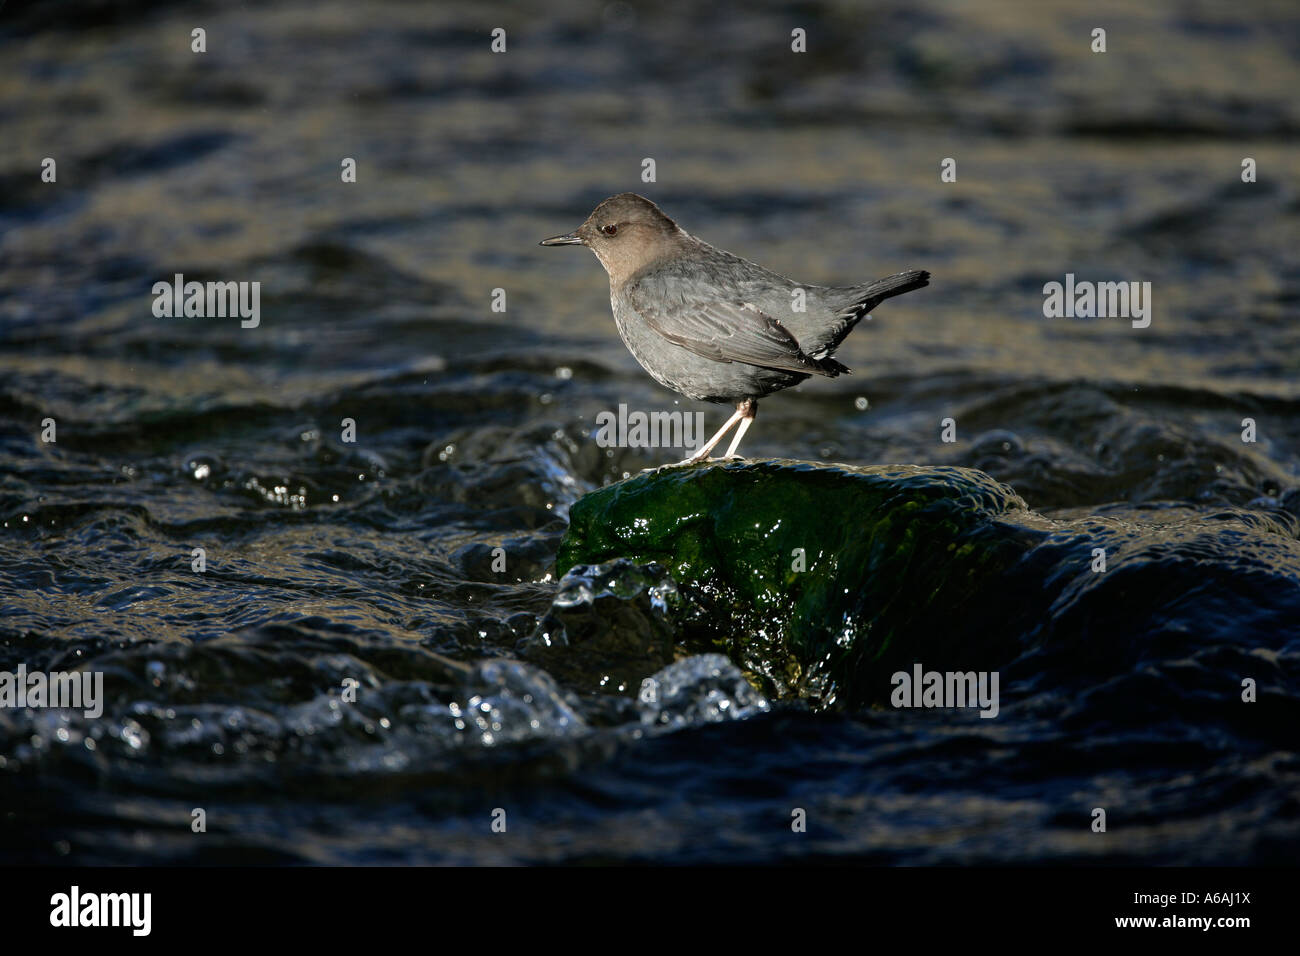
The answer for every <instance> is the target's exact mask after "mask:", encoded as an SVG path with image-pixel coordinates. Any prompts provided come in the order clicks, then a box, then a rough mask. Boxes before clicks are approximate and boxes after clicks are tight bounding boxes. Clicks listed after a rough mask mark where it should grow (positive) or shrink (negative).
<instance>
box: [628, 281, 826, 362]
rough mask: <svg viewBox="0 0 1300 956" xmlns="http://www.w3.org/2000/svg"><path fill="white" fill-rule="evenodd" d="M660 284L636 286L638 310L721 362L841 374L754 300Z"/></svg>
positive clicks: (668, 334)
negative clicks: (676, 292)
mask: <svg viewBox="0 0 1300 956" xmlns="http://www.w3.org/2000/svg"><path fill="white" fill-rule="evenodd" d="M663 292H664V290H663V289H662V288H661V287H660V288H656V285H654V284H642V285H638V286H637V287H635V288H633V289H631V290H630V294H629V296H628V299H629V301H630V303H631V305H632V308H634V309H636V311H637V314H638V315H640V316H641V318H642V319H644V320H645V322H646V324H647V325H649V326H650V328H652V329H653V330H654V331H655V332H657V333H658V334H659V335H661V336H662V337H663V338H665V339H667V340H668V341H669V342H672V343H673V344H674V345H680V346H681V347H682V348H684V349H689V350H690V351H692V352H694V353H695V354H696V355H702V356H704V357H705V358H707V359H712V360H713V361H715V362H743V363H745V364H747V365H761V366H763V367H765V368H775V369H780V370H782V371H788V372H802V373H804V374H805V375H825V376H828V377H833V376H834V375H836V374H838V373H839V370H838V369H832V368H831V367H829V366H828V365H824V364H823V363H822V362H819V361H818V360H816V359H812V358H809V357H808V356H807V355H805V354H804V352H803V350H802V349H801V348H799V343H798V342H797V341H795V338H794V336H793V335H791V334H790V333H789V331H788V330H787V329H786V328H785V326H783V325H782V324H781V323H780V322H778V321H777V320H776V319H774V318H772V317H771V316H770V315H768V314H767V313H766V312H764V311H762V310H761V309H759V308H758V307H757V306H755V305H753V304H752V303H749V302H739V301H726V300H713V299H708V300H706V299H703V298H697V299H689V298H685V297H673V296H671V295H668V296H665V295H664V294H663Z"/></svg>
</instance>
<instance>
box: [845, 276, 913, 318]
mask: <svg viewBox="0 0 1300 956" xmlns="http://www.w3.org/2000/svg"><path fill="white" fill-rule="evenodd" d="M929 284H930V273H928V272H926V271H925V270H923V269H913V270H912V271H911V272H900V273H898V274H897V275H892V276H886V277H885V278H883V279H877V280H876V281H875V282H868V283H867V284H866V285H860V286H856V287H854V288H853V289H851V290H845V291H847V292H849V294H850V296H851V298H849V299H848V301H847V302H845V304H844V306H843V308H842V310H841V312H840V315H841V316H842V317H843V318H845V319H848V320H849V321H850V322H852V323H856V322H857V321H858V319H860V318H862V317H863V316H864V315H866V314H867V313H868V312H870V311H871V310H872V309H874V308H875V307H876V306H878V305H879V304H880V303H882V302H884V301H885V300H886V299H891V298H893V297H894V296H896V295H902V294H903V293H904V292H911V291H912V290H913V289H920V288H923V287H924V286H927V285H929Z"/></svg>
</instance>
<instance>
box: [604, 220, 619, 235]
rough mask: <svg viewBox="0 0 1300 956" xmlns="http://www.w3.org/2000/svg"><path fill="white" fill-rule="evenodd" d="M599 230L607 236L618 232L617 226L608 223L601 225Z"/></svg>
mask: <svg viewBox="0 0 1300 956" xmlns="http://www.w3.org/2000/svg"><path fill="white" fill-rule="evenodd" d="M600 231H601V232H603V233H604V234H605V235H607V236H612V235H615V234H616V233H617V232H618V226H616V225H614V224H613V223H610V224H609V225H608V226H601V227H600Z"/></svg>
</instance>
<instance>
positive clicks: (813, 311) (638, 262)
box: [539, 193, 930, 464]
mask: <svg viewBox="0 0 1300 956" xmlns="http://www.w3.org/2000/svg"><path fill="white" fill-rule="evenodd" d="M539 244H540V245H543V246H576V245H582V246H586V247H587V248H588V249H590V250H591V251H592V252H593V253H595V255H596V258H597V259H598V260H600V264H601V265H602V266H604V267H605V271H606V272H607V273H608V274H609V300H610V307H611V309H612V310H613V313H614V324H615V326H616V327H617V328H618V333H619V336H620V337H621V338H622V340H623V344H624V345H626V346H627V349H628V351H629V352H631V353H632V356H633V357H634V358H635V359H636V360H637V362H638V363H640V365H641V367H642V368H644V369H645V370H646V371H647V372H649V373H650V376H651V377H652V378H653V379H654V380H655V381H657V382H658V383H659V384H660V385H663V386H664V387H665V388H669V389H671V390H672V391H674V392H677V393H678V394H681V395H685V396H686V397H687V398H691V399H694V400H696V401H703V402H714V403H717V404H730V405H732V406H733V407H734V408H735V413H734V414H733V415H732V416H731V417H730V418H729V419H728V420H727V422H726V424H724V425H723V426H722V428H720V429H719V430H718V431H717V433H716V434H714V436H713V437H712V438H710V439H709V440H708V441H707V442H705V443H704V445H703V446H701V447H700V448H699V449H697V450H696V451H695V453H694V454H693V455H691V456H690V457H689V458H687V459H685V461H683V462H679V464H693V463H695V462H698V461H701V460H705V459H707V458H708V456H709V454H710V453H711V452H712V451H713V449H714V448H715V447H716V446H717V445H718V444H719V443H720V442H721V441H722V439H723V437H724V436H725V435H726V434H727V432H729V431H730V430H731V429H732V428H736V434H735V435H734V436H733V438H732V440H731V444H730V446H729V447H728V449H727V453H726V455H725V457H726V458H734V457H737V454H736V450H737V448H739V447H740V440H741V439H742V438H743V437H744V435H745V432H746V431H747V430H748V428H749V426H750V425H751V424H752V423H753V421H754V418H755V416H756V414H757V411H758V400H759V399H761V398H763V397H765V396H767V395H770V394H772V393H773V392H777V391H780V390H781V389H783V388H789V387H790V386H791V385H797V384H799V383H800V382H803V381H805V380H807V379H808V378H811V377H812V376H814V375H819V376H823V377H825V378H835V377H836V376H839V375H845V374H848V373H849V371H850V369H849V368H847V367H846V366H844V365H841V364H840V363H839V362H837V361H836V360H835V359H834V358H833V357H832V356H833V355H834V353H835V350H836V349H837V348H838V347H839V345H840V343H841V342H843V341H844V338H845V337H846V336H847V335H848V334H849V333H850V332H851V331H853V328H854V326H856V325H857V324H858V322H860V321H861V320H862V319H863V317H865V316H866V315H867V314H868V313H869V312H870V311H871V310H872V309H873V308H875V307H876V306H877V305H878V304H880V303H881V302H883V301H884V300H885V299H888V298H891V297H892V296H896V295H902V294H903V293H904V292H911V291H912V290H914V289H919V288H922V287H923V286H926V285H928V284H929V281H930V273H929V272H926V271H923V270H913V271H910V272H900V273H897V274H896V275H891V276H888V277H886V278H884V279H877V280H875V281H874V282H867V283H863V284H862V285H854V286H833V287H832V286H818V285H809V284H807V283H802V282H795V281H793V280H792V279H787V278H786V277H785V276H782V275H779V274H777V273H775V272H772V271H770V270H768V269H764V268H763V267H762V266H760V265H757V264H756V263H753V262H750V261H749V260H747V259H742V258H741V257H740V256H737V255H733V254H732V253H730V252H727V251H725V250H723V249H718V248H715V247H714V246H711V245H709V244H708V243H707V242H704V241H703V240H702V239H697V238H696V237H695V236H693V235H691V234H690V233H688V232H686V230H684V229H682V228H681V227H680V226H679V225H677V223H675V222H674V221H673V220H672V219H670V218H668V216H667V215H665V214H664V213H663V211H662V210H660V208H659V207H658V206H656V205H655V204H654V203H653V202H651V201H650V200H649V199H646V198H645V197H644V196H640V195H637V194H636V193H620V194H619V195H617V196H611V197H609V198H608V199H605V200H603V201H602V202H601V203H600V204H599V205H597V206H596V208H595V210H593V211H592V213H591V215H590V216H588V217H587V219H586V221H585V222H583V224H582V225H581V226H579V227H578V228H577V229H575V230H574V231H573V232H570V233H567V234H566V235H562V236H551V237H550V238H549V239H543V240H542V241H541V242H540V243H539ZM737 426H738V427H737Z"/></svg>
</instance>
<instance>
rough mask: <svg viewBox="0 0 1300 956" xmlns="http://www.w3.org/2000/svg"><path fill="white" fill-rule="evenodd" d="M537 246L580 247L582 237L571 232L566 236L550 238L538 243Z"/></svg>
mask: <svg viewBox="0 0 1300 956" xmlns="http://www.w3.org/2000/svg"><path fill="white" fill-rule="evenodd" d="M538 245H539V246H580V245H582V236H580V235H578V234H577V233H576V232H571V233H569V234H568V235H567V236H551V238H549V239H543V240H542V241H541V242H539V243H538Z"/></svg>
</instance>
